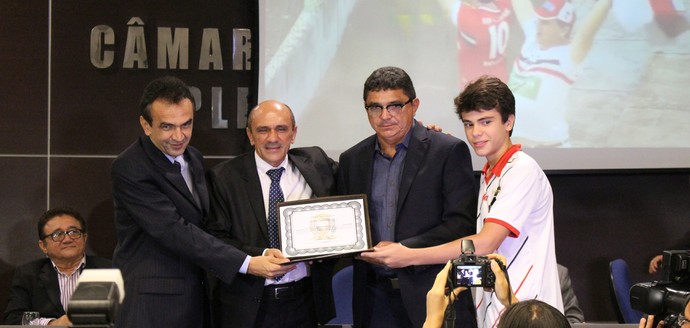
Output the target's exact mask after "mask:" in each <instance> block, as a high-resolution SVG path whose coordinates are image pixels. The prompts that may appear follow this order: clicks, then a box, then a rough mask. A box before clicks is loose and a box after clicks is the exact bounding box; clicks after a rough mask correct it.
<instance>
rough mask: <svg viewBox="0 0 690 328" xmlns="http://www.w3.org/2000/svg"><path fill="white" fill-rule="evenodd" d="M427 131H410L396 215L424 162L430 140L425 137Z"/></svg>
mask: <svg viewBox="0 0 690 328" xmlns="http://www.w3.org/2000/svg"><path fill="white" fill-rule="evenodd" d="M427 133H428V132H427V131H426V129H424V128H423V127H416V128H415V129H414V131H412V138H410V145H409V148H408V149H407V155H405V167H404V168H403V174H402V177H401V178H400V189H399V193H398V208H397V210H396V213H398V214H399V213H400V209H401V208H402V204H404V203H405V199H406V198H407V194H408V193H409V192H410V187H411V186H412V182H414V179H415V177H416V176H417V171H419V167H420V166H421V165H422V162H423V161H424V157H425V156H426V153H427V151H428V150H429V143H430V140H429V138H428V136H427Z"/></svg>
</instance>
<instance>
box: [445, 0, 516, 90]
mask: <svg viewBox="0 0 690 328" xmlns="http://www.w3.org/2000/svg"><path fill="white" fill-rule="evenodd" d="M510 15H511V11H510V4H509V2H507V1H505V0H498V1H494V2H493V3H492V4H488V5H483V4H482V5H479V6H476V7H475V6H472V5H468V4H465V3H461V4H460V8H459V9H458V13H457V22H458V67H459V68H460V86H461V87H464V86H465V85H466V84H467V83H468V82H470V81H473V80H475V79H477V78H478V77H480V76H482V75H484V74H487V75H493V76H495V77H497V78H499V79H501V80H502V81H506V79H507V78H508V69H507V67H506V63H505V58H504V56H505V51H506V47H507V45H508V38H509V37H510V26H509V23H510V22H509V21H508V19H509V18H510Z"/></svg>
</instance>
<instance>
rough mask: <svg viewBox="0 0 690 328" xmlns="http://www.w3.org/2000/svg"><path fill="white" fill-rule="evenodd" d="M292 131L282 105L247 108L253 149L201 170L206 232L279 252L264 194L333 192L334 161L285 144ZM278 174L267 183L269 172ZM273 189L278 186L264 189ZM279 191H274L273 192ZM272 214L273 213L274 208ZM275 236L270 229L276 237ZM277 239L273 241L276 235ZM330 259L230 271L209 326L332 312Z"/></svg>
mask: <svg viewBox="0 0 690 328" xmlns="http://www.w3.org/2000/svg"><path fill="white" fill-rule="evenodd" d="M296 135H297V126H296V125H295V118H294V116H293V114H292V111H291V110H290V108H289V107H288V106H287V105H285V104H283V103H280V102H278V101H274V100H268V101H264V102H262V103H260V104H259V105H258V106H256V107H255V108H254V109H252V110H251V112H250V113H249V117H248V120H247V136H248V137H249V141H250V142H251V144H252V145H253V146H254V151H251V152H248V153H245V154H243V155H240V156H238V157H236V158H234V159H231V160H228V161H225V162H223V163H220V164H218V165H216V166H215V167H213V169H211V170H210V171H209V184H210V189H211V191H210V194H211V214H210V215H209V217H208V220H207V222H206V224H205V227H206V230H207V231H209V232H210V233H212V234H213V235H215V236H217V237H219V238H220V239H222V240H224V241H226V242H227V243H229V244H232V245H235V246H236V247H237V248H239V249H241V250H243V251H244V252H246V253H247V254H249V255H254V256H258V255H261V254H264V253H266V252H275V253H276V256H277V257H282V254H281V253H280V251H278V250H277V249H271V248H273V247H277V245H275V244H272V241H271V234H272V232H275V233H277V230H273V229H277V222H275V221H274V222H272V221H271V215H270V213H271V211H275V205H276V204H275V202H274V201H275V199H273V200H272V199H271V194H272V193H278V192H279V193H280V194H282V196H283V200H285V201H290V200H299V199H306V198H312V197H322V196H329V195H332V194H333V193H334V192H335V181H334V174H335V170H336V168H337V165H336V163H335V162H334V161H333V160H332V159H330V158H328V157H327V156H326V154H325V153H324V151H323V150H321V148H318V147H307V148H296V149H290V146H291V145H292V143H293V142H294V141H295V137H296ZM273 172H280V174H279V175H278V176H276V177H275V179H276V180H275V185H274V184H273V183H274V181H273V180H272V178H271V177H270V176H269V175H272V174H273ZM272 188H278V189H272ZM278 190H279V191H278ZM274 214H277V213H275V212H274ZM276 237H277V235H276ZM276 242H277V240H276ZM331 278H332V265H330V263H328V262H327V263H318V262H315V263H313V264H311V265H309V264H307V263H306V262H301V263H298V264H297V265H296V268H295V270H293V271H291V272H289V273H287V274H286V275H285V276H282V277H280V279H263V278H259V277H252V276H242V277H237V278H236V279H235V280H233V281H232V282H231V283H225V282H222V283H220V284H219V285H218V286H217V288H216V289H215V290H214V293H213V294H214V306H213V309H214V310H215V314H214V317H215V319H216V322H215V323H216V326H217V327H316V325H317V321H318V322H320V323H322V324H325V323H326V322H328V320H330V319H331V318H333V317H334V316H335V308H334V304H333V295H332V289H331Z"/></svg>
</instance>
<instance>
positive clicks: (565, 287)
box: [557, 264, 585, 323]
mask: <svg viewBox="0 0 690 328" xmlns="http://www.w3.org/2000/svg"><path fill="white" fill-rule="evenodd" d="M557 267H558V281H560V283H561V296H563V311H564V312H565V316H566V317H567V318H568V321H569V322H570V323H583V322H585V314H584V313H583V312H582V309H580V303H579V302H578V301H577V296H575V291H574V290H573V286H572V284H571V282H570V275H568V268H566V267H564V266H562V265H560V264H558V265H557Z"/></svg>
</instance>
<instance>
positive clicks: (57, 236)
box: [41, 229, 84, 242]
mask: <svg viewBox="0 0 690 328" xmlns="http://www.w3.org/2000/svg"><path fill="white" fill-rule="evenodd" d="M82 234H84V231H83V230H81V229H72V230H67V231H62V230H58V231H55V232H53V233H51V234H50V235H45V236H43V238H41V239H45V238H48V237H50V239H52V240H53V241H54V242H60V241H63V240H64V239H65V235H67V236H69V238H70V239H72V240H77V239H79V238H81V235H82Z"/></svg>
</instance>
